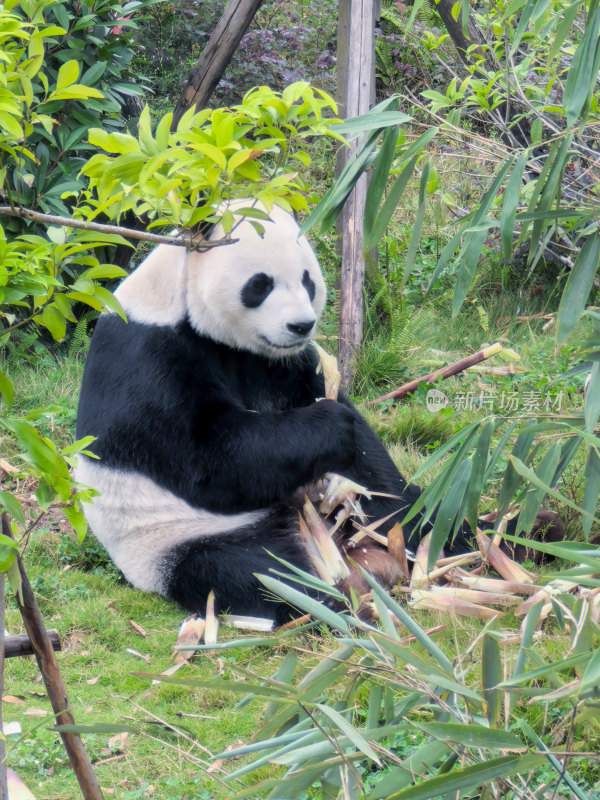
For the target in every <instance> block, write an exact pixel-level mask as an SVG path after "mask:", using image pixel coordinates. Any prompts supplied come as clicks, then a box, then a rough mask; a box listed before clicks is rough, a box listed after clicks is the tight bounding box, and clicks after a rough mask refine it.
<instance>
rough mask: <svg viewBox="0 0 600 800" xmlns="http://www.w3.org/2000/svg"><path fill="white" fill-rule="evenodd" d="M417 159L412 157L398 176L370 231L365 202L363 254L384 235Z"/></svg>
mask: <svg viewBox="0 0 600 800" xmlns="http://www.w3.org/2000/svg"><path fill="white" fill-rule="evenodd" d="M418 159H419V156H418V155H416V156H414V157H413V158H412V159H411V160H410V161H409V162H408V164H406V166H405V167H404V169H403V170H402V172H401V173H400V175H398V177H397V178H396V180H395V181H394V184H393V185H392V187H391V189H390V191H389V192H388V195H387V197H386V198H385V200H384V201H383V205H382V206H381V209H380V211H379V213H378V214H377V217H376V218H375V219H374V220H373V222H372V223H371V228H370V229H369V228H368V227H367V224H366V209H368V208H369V205H368V202H367V204H366V206H365V246H364V249H365V252H368V251H369V250H371V249H372V248H373V247H376V246H377V245H378V244H379V242H380V241H381V238H382V236H383V234H384V233H385V229H386V228H387V226H388V225H389V223H390V220H391V219H392V216H393V214H394V211H395V210H396V207H397V205H398V203H399V202H400V198H401V197H402V195H403V193H404V190H405V189H406V187H407V185H408V182H409V180H410V179H411V177H412V174H413V172H414V169H415V165H416V163H417V161H418Z"/></svg>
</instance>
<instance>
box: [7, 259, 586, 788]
mask: <svg viewBox="0 0 600 800" xmlns="http://www.w3.org/2000/svg"><path fill="white" fill-rule="evenodd" d="M419 280H425V276H421V277H420V276H419V274H418V273H417V274H416V277H415V279H414V281H413V283H412V284H411V286H410V287H409V291H413V292H416V291H418V292H420V293H421V294H422V289H421V288H420V286H419V284H418V283H415V281H419ZM472 299H473V298H472ZM449 302H450V301H449V298H448V295H447V294H446V293H445V292H441V293H438V295H437V296H435V297H434V298H433V299H426V300H425V302H424V303H423V304H421V305H420V306H419V307H418V308H417V310H415V307H414V306H409V305H407V306H406V308H405V310H402V314H403V315H405V319H404V321H403V320H402V319H400V322H399V323H398V322H397V317H395V319H396V322H397V324H396V325H395V327H394V326H391V327H392V328H393V329H394V330H393V336H390V333H389V330H388V333H381V332H373V331H371V335H370V337H369V340H368V344H367V348H368V350H367V355H366V356H365V358H364V361H363V363H362V365H361V367H360V370H362V372H361V371H360V370H359V380H360V381H362V383H359V384H358V388H357V394H360V396H361V398H363V399H364V398H365V397H374V396H377V395H378V394H380V393H382V392H384V391H386V390H388V389H390V388H392V387H393V386H394V385H396V384H400V383H403V382H405V381H408V380H410V379H412V378H414V377H417V376H419V375H421V374H423V373H425V372H427V371H428V370H430V369H433V368H436V367H437V366H441V365H442V364H444V363H448V362H450V361H453V360H455V359H457V358H459V357H461V356H463V355H465V354H466V353H468V352H469V351H470V350H474V349H479V347H481V346H482V345H483V344H484V343H486V342H491V341H494V340H497V339H501V340H502V341H503V343H505V344H506V345H507V346H510V347H512V348H514V349H515V350H516V351H517V353H518V354H519V356H520V360H519V361H518V362H515V363H516V364H517V366H518V367H519V368H520V369H521V370H522V371H521V372H518V373H517V374H516V375H513V376H511V377H502V376H500V377H499V376H494V375H489V374H486V373H484V372H476V373H469V374H464V375H462V376H459V377H456V378H452V379H449V380H448V381H446V382H444V384H443V385H441V386H440V388H441V389H442V390H443V391H444V392H446V393H447V394H448V396H449V398H450V400H451V403H452V404H453V405H454V406H455V407H452V408H450V409H448V410H446V411H445V412H439V413H437V414H432V413H429V412H428V411H427V410H426V406H425V391H424V390H421V389H420V390H419V391H418V392H416V393H415V396H414V397H413V399H412V400H408V401H407V402H406V403H403V404H402V405H400V406H398V407H397V408H396V409H391V408H390V409H380V408H377V407H367V406H366V405H363V406H362V408H363V410H364V412H365V413H366V414H367V416H368V418H369V420H370V422H371V424H372V425H373V426H374V427H375V429H376V430H377V431H378V432H379V434H380V435H381V436H382V437H383V438H384V439H385V440H386V443H387V444H388V446H389V448H390V451H391V453H392V456H393V457H394V458H395V459H396V461H397V463H398V464H399V466H400V468H401V469H402V470H403V472H404V473H405V474H406V475H410V474H412V473H413V472H414V471H415V469H416V468H417V467H418V466H420V464H421V463H422V462H423V460H424V459H425V458H426V456H427V455H428V453H430V452H431V450H432V449H434V448H435V447H436V446H437V444H438V443H439V442H441V441H445V440H446V439H447V438H449V436H451V435H452V434H453V433H454V432H455V431H456V430H458V429H459V428H460V427H461V426H463V425H465V424H467V423H468V422H470V421H471V420H472V419H473V414H483V413H485V410H482V411H477V410H468V409H467V410H465V409H464V408H463V409H460V408H458V406H457V404H456V398H457V396H458V395H459V394H463V395H464V394H466V393H468V392H471V393H472V394H479V393H480V392H482V391H483V392H485V393H487V394H489V393H492V394H493V395H494V396H495V397H496V398H497V399H498V401H499V398H500V396H501V394H502V392H503V391H505V392H506V391H509V390H510V391H514V390H517V391H518V393H519V396H520V397H524V396H525V393H527V392H529V393H532V392H533V393H538V394H539V395H540V396H542V395H543V394H544V392H550V391H551V392H555V391H556V387H554V386H550V384H549V381H550V380H551V379H552V378H553V377H555V376H556V375H558V374H559V373H560V372H562V371H564V370H565V369H566V368H567V367H568V366H569V359H570V355H571V351H572V347H573V345H571V344H570V345H569V348H564V349H563V350H561V351H560V352H558V353H555V352H554V341H553V337H552V331H551V330H549V329H546V330H544V326H545V325H546V322H547V320H543V319H539V318H530V319H523V320H522V321H518V320H517V319H516V317H517V316H521V317H531V316H532V315H533V314H537V313H540V312H544V311H546V310H548V308H549V307H551V298H550V299H549V294H548V292H546V291H545V290H544V292H540V293H538V292H536V293H533V294H532V293H531V292H526V291H524V290H521V289H515V290H514V291H512V292H503V293H500V292H498V291H497V290H495V289H494V287H493V286H487V287H482V290H481V292H480V293H479V295H478V296H477V300H476V302H471V303H470V305H469V306H468V308H467V310H466V313H465V314H464V315H463V316H461V317H459V318H458V319H457V320H452V319H451V316H450V314H449ZM371 324H372V325H373V326H374V324H375V323H374V321H373V320H371ZM389 327H390V326H388V328H389ZM325 331H326V332H327V329H325ZM585 333H586V331H585V329H584V328H582V329H581V330H580V331H579V332H578V334H577V336H576V337H575V340H574V343H576V342H577V340H581V339H582V338H584V337H585ZM36 353H37V354H36ZM28 362H29V363H28ZM82 363H83V355H82V357H81V358H70V359H69V358H67V359H66V360H61V361H60V363H58V364H57V363H56V362H54V361H52V360H51V359H50V357H49V356H47V355H46V354H44V353H43V352H41V351H36V352H35V353H33V354H31V353H30V354H29V356H28V358H27V359H25V360H24V359H23V358H22V357H21V358H19V359H15V360H14V361H13V364H12V368H11V370H10V371H11V377H12V378H13V380H14V382H15V396H16V397H17V398H21V399H20V401H19V402H20V403H21V406H22V408H34V407H38V406H42V405H49V404H51V405H52V406H53V409H54V411H53V414H52V415H50V416H49V417H48V419H47V421H46V422H45V423H44V424H45V426H46V432H47V433H51V434H52V436H53V437H54V438H55V439H58V441H60V442H65V443H66V442H67V441H68V440H69V439H70V437H71V435H72V429H73V424H74V419H75V411H76V398H77V393H78V386H79V382H80V378H81V371H82ZM490 363H491V364H493V365H494V366H497V367H498V366H500V367H501V366H505V365H506V363H507V362H504V361H503V360H502V359H501V358H500V357H498V356H496V357H495V358H494V359H493V361H492V362H490ZM357 399H358V398H357ZM581 403H582V393H581V381H579V380H573V381H571V382H569V385H568V386H565V387H564V406H563V407H564V408H567V409H568V410H575V409H577V408H580V407H581ZM12 448H13V445H12V443H11V441H10V439H8V438H6V437H4V438H3V439H2V440H0V449H1V452H2V455H3V457H5V458H7V459H8V460H11V459H17V454H16V452H15V451H14V449H12ZM580 480H581V475H580V465H577V464H575V465H574V467H573V469H572V470H571V471H570V473H569V475H568V476H567V479H566V486H565V487H563V489H564V490H565V491H566V493H567V495H568V496H570V497H572V498H573V499H575V500H576V499H577V498H578V496H579V495H580V489H581V487H580ZM31 488H32V487H28V486H27V485H20V486H19V487H18V491H19V494H20V496H21V497H24V498H27V496H28V493H29V494H30V493H31ZM493 493H494V487H491V490H490V495H489V497H488V500H489V502H490V503H491V502H492V497H493ZM567 518H568V521H569V533H570V536H573V537H575V538H576V537H577V536H579V535H580V534H579V526H578V522H577V520H576V518H575V517H574V516H572V515H567ZM25 560H26V565H27V569H28V571H29V574H30V577H31V579H32V581H33V584H34V589H35V591H36V594H37V596H38V599H39V602H40V605H41V608H42V613H43V614H44V618H45V620H46V622H47V625H48V627H55V628H57V629H58V630H59V632H60V635H61V639H62V642H63V652H62V653H60V654H59V662H60V665H61V670H62V672H63V677H64V680H65V682H66V684H67V688H68V692H69V697H70V701H71V704H72V706H73V710H74V713H75V716H76V719H77V721H78V722H79V723H81V724H85V725H94V724H97V723H122V722H123V721H125V722H127V723H131V722H132V721H133V722H134V723H135V726H136V727H139V730H138V732H135V733H129V735H128V739H127V741H126V742H125V743H123V742H122V741H120V740H111V735H112V734H111V733H109V732H103V733H94V734H89V735H86V737H85V741H86V746H87V748H88V750H89V753H90V756H91V757H92V759H93V761H94V764H95V767H96V771H97V774H98V778H99V780H100V783H101V785H102V787H103V790H104V792H105V794H106V796H115V797H118V798H144V797H154V798H160V800H183V798H188V800H191V799H192V798H194V799H195V800H209V798H213V797H215V798H220V797H227V796H228V794H230V790H229V789H227V788H225V787H224V786H223V784H222V783H221V774H220V772H219V771H218V770H217V771H213V772H208V769H209V767H210V765H211V762H212V758H211V755H212V754H213V753H216V752H218V751H219V750H221V749H223V748H225V747H227V746H228V745H231V744H232V743H234V742H235V741H239V740H243V741H247V740H248V739H249V738H250V737H251V736H252V734H253V731H254V730H255V729H256V726H257V722H258V721H259V720H260V718H261V714H262V707H261V706H260V705H259V704H256V703H251V704H250V705H248V706H246V707H243V708H237V707H236V699H235V698H231V697H224V696H219V695H217V694H216V693H215V692H211V691H207V690H202V689H185V690H184V689H181V688H178V687H174V686H167V685H164V684H163V685H152V684H151V682H150V681H149V680H148V679H146V678H141V677H136V676H135V675H134V673H135V672H139V671H146V672H148V671H150V672H152V673H158V672H161V671H162V670H164V669H166V668H167V667H168V666H170V664H171V663H172V653H171V648H172V645H173V644H174V642H175V639H176V635H177V630H178V627H179V624H180V622H181V620H182V617H183V614H182V612H181V611H180V610H179V609H178V608H176V607H175V606H173V605H172V604H170V603H168V602H166V601H163V600H161V599H160V598H157V597H153V596H150V595H145V594H142V593H140V592H138V591H136V590H134V589H132V588H131V587H129V586H127V585H126V584H124V583H122V582H121V581H120V580H119V578H118V575H117V574H116V573H115V571H114V569H112V568H111V567H110V566H109V565H107V564H106V561H105V559H104V557H103V555H102V553H101V551H100V549H99V548H98V546H97V545H95V544H94V542H93V539H89V541H88V543H87V544H86V545H84V547H83V548H80V546H79V545H78V544H77V543H75V542H74V540H73V538H72V534H71V533H70V532H69V530H68V526H67V525H66V523H65V521H64V518H63V517H62V515H61V514H60V513H58V512H52V513H51V514H49V515H48V517H47V518H45V519H44V520H43V521H42V522H41V524H40V526H38V529H37V530H36V532H35V533H34V535H33V536H32V537H31V541H30V543H29V545H28V548H27V550H26V555H25ZM417 617H418V619H419V621H420V622H421V624H423V625H424V626H427V625H430V624H431V625H435V624H438V623H439V622H440V619H439V617H437V616H436V617H433V616H431V615H427V614H424V613H418V612H417ZM131 621H133V622H135V623H137V625H139V626H142V628H143V629H144V630H145V631H146V634H147V635H146V636H142V635H140V634H139V633H138V632H136V630H135V628H134V626H132V624H131ZM443 621H445V622H446V623H447V624H448V625H449V628H448V630H447V631H446V633H444V635H443V636H441V637H439V643H440V645H441V646H442V647H443V648H444V650H445V651H446V652H447V653H448V655H451V656H453V657H454V656H456V655H457V654H459V653H461V652H464V649H465V647H466V645H467V643H468V642H469V641H471V640H473V639H474V638H475V637H476V636H477V634H478V633H479V631H480V630H481V624H480V623H478V622H476V621H472V620H464V619H461V620H443ZM518 624H519V621H518V620H516V619H513V618H512V617H510V616H509V617H507V618H506V619H505V620H504V621H503V626H507V627H510V628H514V629H517V627H518ZM7 627H8V629H9V631H10V632H11V633H17V632H19V631H21V630H22V625H21V622H20V618H19V615H18V612H17V611H16V609H15V608H10V609H9V611H8V618H7ZM234 635H235V634H234V632H232V631H227V630H224V631H223V636H225V637H229V638H232V637H233V636H234ZM333 644H334V642H333V640H332V637H331V636H330V635H329V634H322V635H318V636H317V635H309V636H303V637H297V638H296V639H294V640H293V641H292V642H290V647H297V648H300V651H301V657H302V659H303V660H305V662H306V663H307V664H309V663H316V662H317V660H318V659H319V658H320V657H321V656H322V654H323V653H325V652H327V651H328V650H329V649H331V648H332V646H333ZM536 647H538V648H540V653H541V654H542V655H543V657H544V658H547V659H551V660H557V659H559V658H561V657H564V655H565V654H566V653H567V652H568V649H569V638H568V636H567V635H566V634H565V632H564V631H561V630H559V629H558V627H557V626H555V625H553V624H551V625H550V626H549V627H548V628H547V631H546V636H545V638H544V640H543V641H541V642H539V643H538V644H537V645H536ZM131 650H133V651H136V652H137V653H138V654H141V655H142V656H144V657H145V660H142V659H141V658H140V657H139V655H136V654H135V653H132V652H130V651H131ZM284 654H285V653H284V652H283V651H282V650H276V651H274V652H273V651H268V650H263V649H254V650H250V651H248V650H233V651H228V652H227V653H226V654H224V655H222V656H219V655H218V654H217V655H207V654H202V655H198V656H197V657H196V658H194V659H193V662H192V663H191V664H190V665H189V666H186V667H184V668H183V670H182V671H181V672H180V673H179V674H181V675H189V676H198V677H202V678H204V679H210V678H215V677H218V676H220V675H224V676H230V675H236V668H237V667H239V666H243V667H245V668H249V669H251V670H252V671H254V672H256V673H257V674H259V675H268V674H273V672H275V670H276V669H277V665H278V663H279V662H280V660H281V658H282V657H283V655H284ZM514 657H515V653H514V652H512V650H511V648H507V649H506V650H505V651H504V660H505V663H506V665H507V667H508V666H509V665H510V664H511V663H512V662H513V661H514ZM147 662H149V663H147ZM475 666H476V665H475V662H474V664H473V669H474V670H475ZM5 694H6V695H8V696H9V699H8V700H6V699H5V703H4V716H5V719H6V721H7V722H10V721H18V722H20V723H21V725H22V729H23V733H22V735H21V736H20V737H10V741H9V755H8V763H9V765H10V766H12V767H13V768H15V769H16V770H17V771H18V772H19V774H20V775H21V776H22V777H23V779H24V780H25V781H26V782H27V783H28V784H29V785H30V787H31V788H32V790H33V791H34V793H35V794H36V797H37V798H38V800H44V798H47V799H48V800H49V799H50V798H53V800H54V799H55V798H61V799H64V800H67V798H76V797H78V796H79V792H78V789H77V785H76V782H75V779H74V776H73V775H72V773H71V771H70V769H69V767H68V765H67V762H66V757H65V754H64V750H63V748H62V745H61V743H60V740H59V737H58V736H57V734H56V733H55V732H53V731H52V730H51V727H52V717H51V712H50V707H49V703H48V701H47V699H46V697H45V695H44V692H43V687H42V685H41V684H40V679H39V674H38V671H37V667H36V664H35V662H34V661H33V659H27V658H20V659H12V660H10V661H9V662H8V663H7V670H6V687H5ZM10 698H12V699H10ZM528 713H529V714H530V715H531V721H532V722H535V721H536V720H535V718H536V716H537V715H539V714H540V713H541V712H540V711H539V710H537V709H532V710H531V711H530V712H528ZM553 713H554V712H553ZM557 713H561V711H560V709H559V710H558V712H557ZM538 722H539V720H538ZM551 722H552V719H551V716H550V717H549V718H548V719H547V720H545V722H544V724H545V726H546V729H548V727H549V726H550V725H551ZM142 723H143V724H142ZM581 736H582V740H583V741H584V742H585V745H586V749H588V750H591V751H593V750H594V749H597V747H598V744H599V739H598V725H597V723H595V722H594V721H593V720H592V721H591V722H590V726H589V729H587V730H585V731H583V732H582V734H581ZM588 777H589V783H590V785H592V784H593V782H594V781H597V780H598V778H600V775H598V776H596V775H595V772H594V770H593V769H592V770H591V772H590V775H589V776H588ZM586 780H587V779H586Z"/></svg>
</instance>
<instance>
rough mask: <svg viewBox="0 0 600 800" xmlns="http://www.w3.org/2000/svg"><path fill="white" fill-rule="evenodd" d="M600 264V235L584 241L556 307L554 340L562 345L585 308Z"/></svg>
mask: <svg viewBox="0 0 600 800" xmlns="http://www.w3.org/2000/svg"><path fill="white" fill-rule="evenodd" d="M599 263H600V234H598V233H596V234H594V235H593V236H590V237H589V238H588V239H586V241H585V243H584V245H583V247H582V248H581V250H580V251H579V253H578V255H577V258H576V260H575V264H574V265H573V268H572V269H571V271H570V273H569V277H568V279H567V284H566V286H565V288H564V291H563V294H562V297H561V300H560V305H559V307H558V330H557V334H556V340H557V342H558V343H559V344H562V343H563V342H564V341H566V339H567V338H568V337H569V336H570V334H571V332H572V331H573V329H574V327H575V325H576V324H577V322H578V321H579V318H580V316H581V314H582V313H583V310H584V308H585V304H586V301H587V299H588V297H589V295H590V292H591V290H592V286H593V285H594V278H595V277H596V272H597V271H598V264H599Z"/></svg>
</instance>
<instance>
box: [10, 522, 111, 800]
mask: <svg viewBox="0 0 600 800" xmlns="http://www.w3.org/2000/svg"><path fill="white" fill-rule="evenodd" d="M2 533H3V534H4V535H5V536H8V537H9V538H12V533H11V530H10V525H9V523H8V516H7V515H6V514H3V515H2ZM17 564H18V567H19V572H20V576H21V589H20V591H18V592H17V593H16V596H15V600H16V602H17V606H18V609H19V611H20V612H21V617H22V619H23V624H24V625H25V630H26V631H27V633H28V635H29V639H30V641H31V644H32V645H33V649H34V652H35V657H36V660H37V663H38V667H39V670H40V672H41V673H42V678H43V680H44V686H45V687H46V693H47V694H48V699H49V700H50V704H51V706H52V710H53V711H54V715H55V719H56V724H57V725H74V724H75V719H74V717H73V713H72V712H71V709H70V707H69V700H68V697H67V690H66V689H65V685H64V683H63V680H62V677H61V674H60V670H59V667H58V661H57V660H56V656H55V655H54V650H53V647H52V642H51V641H50V638H49V637H48V631H47V630H46V626H45V625H44V620H43V619H42V615H41V613H40V609H39V606H38V604H37V601H36V599H35V595H34V594H33V590H32V588H31V584H30V583H29V578H28V577H27V573H26V572H25V567H24V566H23V562H22V561H21V557H20V556H19V555H17ZM60 735H61V738H62V740H63V744H64V746H65V750H66V751H67V755H68V756H69V761H70V762H71V767H72V769H73V772H74V773H75V775H76V777H77V781H78V783H79V788H80V789H81V794H82V796H83V797H84V800H103V797H104V795H103V794H102V790H101V789H100V784H99V783H98V780H97V778H96V775H95V774H94V770H93V767H92V764H91V762H90V759H89V757H88V754H87V753H86V751H85V748H84V746H83V742H82V741H81V737H80V736H79V734H78V733H70V732H66V731H61V733H60Z"/></svg>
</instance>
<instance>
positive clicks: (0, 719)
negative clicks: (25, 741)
mask: <svg viewBox="0 0 600 800" xmlns="http://www.w3.org/2000/svg"><path fill="white" fill-rule="evenodd" d="M5 608H6V595H5V591H4V573H3V572H0V730H4V716H3V714H2V697H3V696H4V610H5ZM0 800H8V788H7V785H6V740H5V738H4V736H0Z"/></svg>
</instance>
